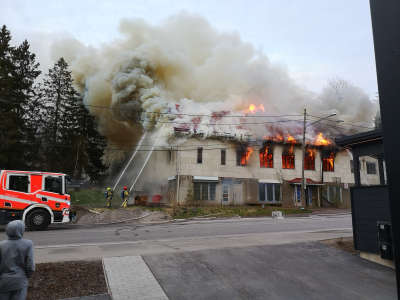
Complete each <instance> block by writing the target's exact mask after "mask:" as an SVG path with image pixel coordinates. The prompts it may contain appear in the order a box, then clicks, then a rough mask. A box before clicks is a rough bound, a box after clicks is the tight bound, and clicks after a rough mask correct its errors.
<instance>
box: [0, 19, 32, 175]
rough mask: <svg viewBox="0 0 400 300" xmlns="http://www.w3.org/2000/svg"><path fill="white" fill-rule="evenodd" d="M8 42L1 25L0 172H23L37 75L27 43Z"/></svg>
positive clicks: (25, 165) (6, 33)
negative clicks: (29, 115) (5, 170)
mask: <svg viewBox="0 0 400 300" xmlns="http://www.w3.org/2000/svg"><path fill="white" fill-rule="evenodd" d="M10 42H11V34H10V31H9V30H8V29H7V27H6V26H5V25H4V26H3V27H2V28H1V31H0V101H2V104H1V110H0V112H1V114H2V118H1V120H0V144H1V145H0V147H1V148H0V168H12V169H24V168H26V167H28V166H29V164H27V160H26V159H25V155H26V153H27V152H29V151H30V150H31V148H29V147H28V146H27V145H26V140H27V137H28V135H29V130H28V129H27V127H26V115H27V111H28V106H29V102H30V101H31V100H32V99H33V97H34V82H35V80H36V78H37V77H38V76H39V75H40V71H39V70H38V67H39V63H37V62H36V60H35V59H36V56H35V54H33V53H31V52H30V50H29V43H28V42H27V41H26V40H25V41H24V42H23V43H22V44H21V45H19V46H18V47H13V46H11V45H10Z"/></svg>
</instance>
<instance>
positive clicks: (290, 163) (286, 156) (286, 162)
mask: <svg viewBox="0 0 400 300" xmlns="http://www.w3.org/2000/svg"><path fill="white" fill-rule="evenodd" d="M293 150H294V147H293V145H291V146H290V147H288V148H286V149H284V150H283V152H282V169H294V151H293Z"/></svg>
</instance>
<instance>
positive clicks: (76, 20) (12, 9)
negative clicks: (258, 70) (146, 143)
mask: <svg viewBox="0 0 400 300" xmlns="http://www.w3.org/2000/svg"><path fill="white" fill-rule="evenodd" d="M182 11H185V12H188V13H191V14H197V15H200V16H202V17H204V18H206V19H207V20H208V21H209V22H210V24H211V25H212V26H214V27H215V28H216V29H217V30H218V31H221V32H237V33H239V35H240V36H241V38H242V39H243V40H244V41H246V42H250V43H251V44H253V45H254V47H255V48H256V49H259V50H261V51H263V52H264V53H265V54H266V55H267V56H268V57H269V58H270V60H271V61H272V62H274V63H277V64H280V65H282V66H284V67H285V68H286V69H287V70H288V72H289V73H290V75H291V76H292V77H293V78H294V79H295V81H296V82H297V83H298V84H299V85H300V86H302V87H305V88H307V89H310V90H312V91H315V92H320V91H321V90H322V89H323V87H324V86H325V85H326V83H327V81H329V80H332V79H336V78H340V79H345V80H348V81H350V82H351V83H353V84H355V85H356V86H359V87H360V88H362V89H363V90H364V91H365V92H366V93H367V94H368V95H370V97H371V98H375V97H376V94H377V91H378V88H377V82H376V70H375V58H374V48H373V38H372V28H371V18H370V11H369V3H368V1H367V0H351V1H349V0H335V1H332V0H330V1H328V0H322V1H321V0H247V1H245V0H218V1H215V0H214V1H211V0H202V1H189V0H186V1H184V0H176V1H173V0H146V1H144V0H141V1H139V0H114V1H111V0H110V1H105V0H80V1H76V0H69V1H61V0H53V1H50V0H47V1H45V0H35V1H30V0H25V1H24V0H0V24H1V25H2V24H5V25H6V26H7V27H8V28H9V30H10V31H11V34H12V36H13V39H14V41H15V42H20V41H22V40H24V39H28V41H29V42H30V43H31V46H32V50H33V52H35V53H36V54H37V56H38V59H39V62H40V63H41V64H42V68H43V70H46V69H47V68H48V67H50V66H51V64H52V63H53V60H52V59H53V58H52V56H51V50H50V49H51V45H52V43H53V41H54V40H56V39H59V38H62V37H74V38H76V39H78V40H79V41H81V42H82V43H84V44H86V45H92V46H99V45H101V44H102V43H107V42H110V41H112V40H114V39H115V38H118V37H119V32H118V26H119V22H120V20H121V19H124V18H128V19H130V18H142V19H144V20H145V21H147V22H149V23H152V24H159V23H161V22H162V21H163V20H165V19H166V18H168V17H169V16H171V15H174V14H177V13H180V12H182Z"/></svg>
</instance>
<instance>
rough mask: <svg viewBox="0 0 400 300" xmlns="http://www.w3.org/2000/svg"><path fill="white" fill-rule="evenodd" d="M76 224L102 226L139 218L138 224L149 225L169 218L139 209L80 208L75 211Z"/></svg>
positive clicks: (163, 213)
mask: <svg viewBox="0 0 400 300" xmlns="http://www.w3.org/2000/svg"><path fill="white" fill-rule="evenodd" d="M76 214H77V220H76V224H103V223H113V222H119V221H123V220H129V219H134V218H141V219H139V220H138V222H143V223H149V222H157V221H165V220H168V219H169V216H168V215H167V214H166V213H165V212H163V211H154V210H150V209H149V210H148V209H144V208H141V207H128V208H116V209H114V208H111V209H108V208H94V209H88V208H83V207H80V208H79V209H76Z"/></svg>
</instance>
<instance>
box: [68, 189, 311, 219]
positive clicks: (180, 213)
mask: <svg viewBox="0 0 400 300" xmlns="http://www.w3.org/2000/svg"><path fill="white" fill-rule="evenodd" d="M104 192H105V191H104V190H102V189H98V188H97V189H96V188H93V189H84V190H83V189H82V190H78V191H71V192H70V195H71V204H72V205H78V206H84V207H88V208H104V207H105V204H106V199H105V197H104ZM121 203H122V200H121V197H120V196H119V194H118V193H114V196H113V201H112V204H113V207H114V208H116V207H119V206H120V205H121ZM139 207H142V208H143V209H146V210H150V211H163V212H165V213H167V214H169V215H170V216H171V217H172V218H174V219H187V218H194V217H203V216H208V215H210V216H217V217H234V216H240V217H263V216H271V213H272V211H274V210H279V211H282V213H283V215H290V214H302V213H311V210H308V209H300V208H282V207H277V206H268V205H266V206H265V207H264V208H262V207H261V206H222V207H221V206H175V207H149V206H139Z"/></svg>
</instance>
